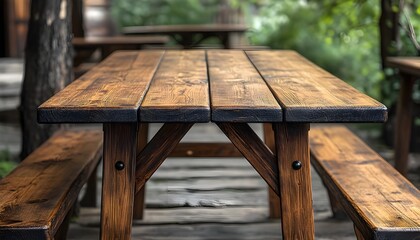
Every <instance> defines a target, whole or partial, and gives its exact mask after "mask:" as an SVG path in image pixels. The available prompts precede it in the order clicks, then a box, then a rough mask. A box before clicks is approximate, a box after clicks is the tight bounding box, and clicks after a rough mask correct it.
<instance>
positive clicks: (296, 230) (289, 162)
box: [274, 123, 315, 240]
mask: <svg viewBox="0 0 420 240" xmlns="http://www.w3.org/2000/svg"><path fill="white" fill-rule="evenodd" d="M308 131H309V124H306V123H304V124H302V123H287V124H286V123H276V124H274V134H275V142H276V155H277V160H278V165H279V187H280V200H281V220H282V224H281V226H282V232H283V239H285V240H289V239H304V240H308V239H314V238H315V236H314V235H315V233H314V212H313V207H312V180H311V170H310V156H309V140H308Z"/></svg>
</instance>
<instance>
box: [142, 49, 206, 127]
mask: <svg viewBox="0 0 420 240" xmlns="http://www.w3.org/2000/svg"><path fill="white" fill-rule="evenodd" d="M140 120H141V121H142V122H208V121H209V120H210V108H209V87H208V79H207V66H206V58H205V52H204V51H200V50H192V51H167V52H166V53H165V55H164V57H163V59H162V62H161V64H160V67H159V69H158V70H157V72H156V74H155V77H154V78H153V82H152V84H151V86H150V89H149V91H148V92H147V95H146V97H145V98H144V101H143V103H142V104H141V108H140Z"/></svg>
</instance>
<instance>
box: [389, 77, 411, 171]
mask: <svg viewBox="0 0 420 240" xmlns="http://www.w3.org/2000/svg"><path fill="white" fill-rule="evenodd" d="M413 85H414V78H413V77H411V76H410V75H406V74H404V75H402V79H401V81H400V92H399V97H398V105H397V119H396V122H395V133H394V134H395V135H394V146H395V168H396V169H397V170H398V171H399V172H400V173H401V174H402V175H404V176H405V175H406V174H407V165H408V153H409V150H410V138H411V123H412V122H411V121H412V119H413V118H412V115H413V113H412V112H413V107H412V105H413V104H412V97H411V95H412V92H413Z"/></svg>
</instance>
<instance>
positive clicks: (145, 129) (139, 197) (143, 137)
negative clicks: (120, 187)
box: [134, 123, 149, 219]
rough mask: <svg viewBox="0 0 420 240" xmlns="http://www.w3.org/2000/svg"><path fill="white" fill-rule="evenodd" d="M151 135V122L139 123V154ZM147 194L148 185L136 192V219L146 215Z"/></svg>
mask: <svg viewBox="0 0 420 240" xmlns="http://www.w3.org/2000/svg"><path fill="white" fill-rule="evenodd" d="M148 136H149V124H147V123H142V124H139V129H138V136H137V150H136V151H137V153H136V155H137V154H139V153H140V152H141V151H142V150H143V148H144V147H145V146H146V145H147V140H148ZM145 195H146V185H144V186H143V188H142V189H141V190H140V191H139V192H137V193H135V195H134V196H135V197H134V219H143V215H144V208H145V205H144V201H145Z"/></svg>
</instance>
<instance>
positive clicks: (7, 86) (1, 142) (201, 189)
mask: <svg viewBox="0 0 420 240" xmlns="http://www.w3.org/2000/svg"><path fill="white" fill-rule="evenodd" d="M21 71H22V66H21V62H19V61H16V62H15V63H13V64H12V65H10V64H9V65H7V66H5V64H4V62H3V61H2V60H1V59H0V150H2V149H8V151H9V152H10V153H11V155H12V157H14V158H17V154H18V152H19V146H20V129H19V126H18V123H17V117H16V112H15V111H13V109H14V108H15V107H16V106H17V104H18V94H19V86H20V81H21V80H20V79H21ZM96 127H100V126H96ZM158 127H159V125H153V126H152V129H151V134H153V132H155V131H156V130H157V128H158ZM253 127H254V128H255V130H256V131H257V132H258V133H260V134H261V126H259V125H253ZM350 127H351V128H352V129H353V130H355V131H356V132H357V134H358V135H360V136H361V137H362V138H363V139H365V140H366V141H367V142H368V144H369V145H371V146H372V147H373V148H374V149H375V150H377V151H378V152H379V153H380V154H381V155H382V156H383V157H384V158H386V159H392V155H393V151H392V149H390V148H389V147H386V146H384V145H383V144H382V143H381V141H379V140H378V138H374V137H371V136H372V134H371V132H370V131H368V130H360V129H358V128H355V127H354V125H351V126H350ZM186 139H187V140H190V141H206V140H207V141H227V139H226V138H225V137H224V136H223V135H222V134H221V133H220V131H219V130H218V129H217V127H215V126H214V125H212V124H200V125H199V126H198V127H195V128H193V130H192V132H191V133H189V134H188V135H187V136H186ZM419 164H420V155H419V154H410V172H409V176H408V177H409V179H410V180H411V181H413V182H414V184H415V185H416V186H417V187H419V186H420V174H419V169H420V168H419V166H418V165H419ZM312 178H313V194H314V197H313V201H314V210H315V224H316V238H317V239H340V240H341V239H343V240H347V239H348V240H349V239H355V237H354V235H353V229H352V223H351V222H350V221H349V220H341V221H339V220H335V219H332V218H331V217H330V216H331V210H330V208H329V205H328V198H327V195H326V192H325V189H324V187H323V186H322V184H321V181H320V179H319V177H318V176H317V174H316V173H315V172H313V173H312ZM100 181H101V176H98V182H100ZM98 190H100V189H98ZM266 190H267V187H266V185H265V183H264V182H263V181H262V180H261V179H260V177H259V176H258V174H256V172H255V171H254V170H253V168H252V167H251V166H250V165H249V164H248V163H247V162H246V160H244V159H241V158H235V159H227V158H223V159H182V158H178V159H168V160H166V161H165V162H164V164H163V165H162V167H161V168H160V169H159V170H158V171H157V172H156V174H155V175H154V176H153V177H152V178H151V179H150V181H149V182H148V185H147V193H146V194H147V197H146V205H147V209H146V212H145V218H144V220H142V221H138V220H136V221H135V222H134V227H133V239H150V240H167V239H188V240H189V239H191V240H193V239H194V240H196V239H197V240H198V239H249V240H250V239H261V240H262V239H264V240H265V239H281V237H280V235H281V234H280V232H281V227H280V223H279V221H277V220H269V219H268V218H267V217H268V209H267V192H266ZM98 196H99V197H100V191H98ZM98 206H99V202H98ZM99 211H100V209H99V208H82V209H81V212H80V216H79V217H78V218H77V219H74V220H73V222H72V224H71V226H70V231H69V236H68V239H71V240H73V239H74V240H84V239H86V240H87V239H98V236H99Z"/></svg>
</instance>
